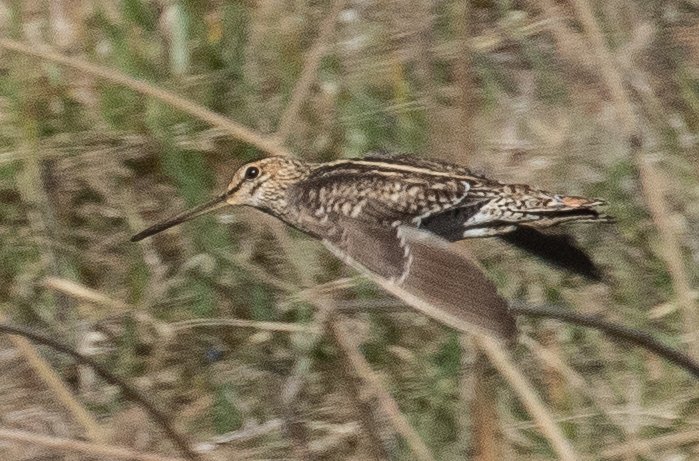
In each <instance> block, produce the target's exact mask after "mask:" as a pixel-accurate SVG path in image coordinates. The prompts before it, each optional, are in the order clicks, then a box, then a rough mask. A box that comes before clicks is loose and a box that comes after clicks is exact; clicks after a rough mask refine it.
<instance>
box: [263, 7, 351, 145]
mask: <svg viewBox="0 0 699 461" xmlns="http://www.w3.org/2000/svg"><path fill="white" fill-rule="evenodd" d="M344 5H345V0H334V1H333V3H332V6H331V7H330V11H329V12H328V13H327V15H326V16H325V19H324V20H323V22H322V23H321V25H320V28H319V31H318V37H317V38H316V40H315V42H314V43H313V46H312V47H311V50H310V51H309V52H308V54H307V56H306V62H305V63H304V66H303V70H302V71H301V76H300V77H299V78H298V80H297V81H296V85H295V86H294V89H293V90H292V92H291V99H290V100H289V103H288V104H287V106H286V109H285V110H284V112H283V114H282V116H281V118H280V121H279V128H278V129H277V132H276V133H275V137H276V138H277V140H278V141H279V142H280V143H284V142H286V140H287V138H288V137H289V134H290V133H291V129H292V127H293V124H294V122H295V120H296V117H297V116H298V113H299V110H300V109H301V106H302V104H303V102H304V101H305V100H306V98H307V97H308V92H309V90H310V89H311V85H312V84H313V82H314V81H315V79H316V76H317V73H318V67H319V66H320V61H321V60H322V59H323V56H324V55H325V53H326V51H327V50H328V48H329V47H330V46H329V43H330V42H331V40H332V36H333V33H334V32H335V24H336V23H337V16H338V15H339V14H340V12H341V11H342V8H343V7H344Z"/></svg>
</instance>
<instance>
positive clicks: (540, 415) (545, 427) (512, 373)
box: [476, 337, 580, 461]
mask: <svg viewBox="0 0 699 461" xmlns="http://www.w3.org/2000/svg"><path fill="white" fill-rule="evenodd" d="M476 341H477V344H478V347H479V348H480V349H481V350H482V351H483V352H484V353H485V355H487V356H488V359H490V361H491V363H492V364H493V365H494V366H495V368H496V369H497V370H498V372H500V374H501V375H502V376H503V378H505V380H506V381H507V382H508V383H509V384H510V386H511V387H512V390H513V391H514V392H515V393H516V394H517V397H518V398H519V400H520V401H521V402H522V405H524V407H525V408H526V409H527V411H528V412H529V414H530V415H531V416H532V418H533V419H534V420H535V421H536V423H537V426H538V427H539V430H541V433H542V434H543V435H544V437H546V439H547V440H548V441H549V443H550V444H551V447H552V448H553V450H554V451H555V452H556V455H557V456H558V457H559V459H562V460H564V461H574V460H577V459H580V458H579V457H578V455H577V454H576V453H575V450H573V447H572V446H571V445H570V443H569V442H568V440H566V438H565V437H564V436H563V433H562V432H561V429H560V428H559V427H558V426H557V425H556V423H555V420H554V418H553V416H552V415H551V414H550V412H549V410H548V409H547V408H546V406H545V405H544V403H543V402H542V401H541V399H540V398H539V396H538V395H537V394H536V391H535V390H534V388H533V387H532V386H531V384H529V382H527V379H526V378H525V377H524V375H522V373H521V372H520V371H519V370H518V369H517V367H516V366H515V365H514V363H513V362H512V359H510V357H508V355H507V353H506V352H505V350H504V349H503V347H502V346H501V345H500V344H499V343H498V342H496V341H495V340H493V339H490V338H486V337H479V338H477V339H476Z"/></svg>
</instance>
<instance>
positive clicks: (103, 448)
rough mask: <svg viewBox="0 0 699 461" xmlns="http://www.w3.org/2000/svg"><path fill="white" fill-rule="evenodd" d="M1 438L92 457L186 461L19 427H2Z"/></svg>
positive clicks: (138, 460)
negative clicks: (38, 432)
mask: <svg viewBox="0 0 699 461" xmlns="http://www.w3.org/2000/svg"><path fill="white" fill-rule="evenodd" d="M0 439H3V440H11V441H14V442H20V443H30V444H32V445H41V446H44V447H47V448H50V449H51V450H53V451H54V453H53V454H54V455H57V453H55V452H74V453H84V454H86V455H89V456H91V457H98V458H116V459H125V460H129V461H184V459H183V458H173V457H171V456H163V455H157V454H153V453H143V452H140V451H136V450H132V449H129V448H123V447H116V446H113V445H106V444H98V443H90V442H84V441H81V440H74V439H66V438H62V437H53V436H50V435H45V434H37V433H35V432H27V431H21V430H18V429H9V428H0Z"/></svg>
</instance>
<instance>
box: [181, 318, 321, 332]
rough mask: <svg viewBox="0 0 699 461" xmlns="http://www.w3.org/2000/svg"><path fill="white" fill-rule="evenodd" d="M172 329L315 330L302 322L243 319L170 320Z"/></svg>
mask: <svg viewBox="0 0 699 461" xmlns="http://www.w3.org/2000/svg"><path fill="white" fill-rule="evenodd" d="M169 325H170V327H171V328H172V329H173V330H174V331H177V330H187V329H191V328H199V327H240V328H254V329H256V330H266V331H284V332H288V333H316V331H315V330H313V329H311V328H310V327H308V326H306V325H304V324H298V323H284V322H261V321H256V320H245V319H226V318H222V319H192V320H182V321H180V322H172V323H170V324H169Z"/></svg>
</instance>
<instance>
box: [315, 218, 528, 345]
mask: <svg viewBox="0 0 699 461" xmlns="http://www.w3.org/2000/svg"><path fill="white" fill-rule="evenodd" d="M332 229H333V231H331V232H327V229H326V230H324V231H322V232H323V233H322V234H320V235H323V236H324V238H323V239H322V241H323V243H324V244H325V245H326V246H327V247H328V248H329V249H330V250H331V251H332V252H333V253H334V254H335V255H336V256H338V257H339V258H340V259H342V260H343V261H345V262H346V263H347V264H349V265H350V266H352V267H354V268H355V269H357V270H359V271H361V272H363V273H364V274H366V275H367V276H369V277H370V278H371V279H372V280H373V281H375V282H376V283H377V284H379V285H380V286H381V287H382V288H383V289H385V290H386V291H388V292H389V293H391V294H393V295H394V296H396V297H397V298H399V299H401V300H403V301H405V302H406V303H407V304H408V305H410V306H412V307H414V308H415V309H417V310H419V311H421V312H423V313H425V314H426V315H428V316H430V317H432V318H434V319H436V320H438V321H440V322H442V323H444V324H446V325H448V326H450V327H453V328H456V329H458V330H461V331H467V332H472V333H479V334H486V335H489V336H495V337H498V338H502V339H511V338H513V336H514V335H515V333H516V328H515V321H514V317H513V316H512V314H511V313H510V312H509V308H508V306H507V302H506V301H505V299H503V298H502V297H501V296H500V295H499V294H498V293H497V289H496V288H495V285H494V284H493V283H492V282H491V281H490V280H489V279H488V278H487V277H486V276H485V274H484V273H483V272H482V271H481V270H480V268H479V266H478V264H477V263H476V262H474V261H473V260H472V259H471V258H470V257H469V256H468V255H467V254H466V253H465V251H464V250H463V248H459V247H457V246H454V245H449V244H448V242H446V241H445V240H443V239H441V238H439V237H437V236H434V235H432V234H430V233H427V232H423V231H420V230H418V229H415V228H412V227H408V226H397V227H384V226H381V227H380V226H371V225H367V224H366V223H364V222H361V221H358V220H356V219H352V218H345V217H339V218H338V221H337V223H336V225H334V226H332Z"/></svg>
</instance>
